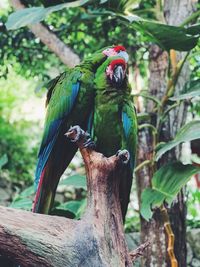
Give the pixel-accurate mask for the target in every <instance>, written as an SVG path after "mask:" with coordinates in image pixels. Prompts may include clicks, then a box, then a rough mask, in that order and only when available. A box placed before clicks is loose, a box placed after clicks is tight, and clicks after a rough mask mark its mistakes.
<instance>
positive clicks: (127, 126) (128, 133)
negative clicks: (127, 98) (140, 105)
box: [122, 105, 137, 170]
mask: <svg viewBox="0 0 200 267" xmlns="http://www.w3.org/2000/svg"><path fill="white" fill-rule="evenodd" d="M122 123H123V129H124V136H125V139H126V145H127V149H128V151H129V153H130V166H131V169H132V170H133V168H134V165H135V156H136V155H135V154H136V143H137V118H136V113H135V109H134V106H133V105H130V106H125V107H124V109H123V111H122Z"/></svg>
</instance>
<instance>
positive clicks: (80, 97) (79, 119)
mask: <svg viewBox="0 0 200 267" xmlns="http://www.w3.org/2000/svg"><path fill="white" fill-rule="evenodd" d="M121 53H122V56H124V54H125V48H124V47H122V46H112V47H108V48H104V49H101V50H100V51H97V52H96V53H94V54H93V55H92V56H91V57H89V58H87V59H86V60H85V61H83V62H82V63H81V64H80V65H78V66H76V67H74V68H73V69H68V70H67V71H66V72H64V73H62V74H61V75H60V76H59V77H57V78H55V79H54V80H52V81H51V82H50V83H49V88H48V89H49V90H48V93H47V101H46V106H47V111H46V119H45V125H44V133H43V137H42V142H41V146H40V150H39V153H38V162H37V167H36V173H35V187H36V190H37V192H36V196H35V200H34V204H33V212H37V213H44V214H47V213H49V212H50V210H51V208H52V205H53V201H54V198H55V192H56V188H57V185H58V182H59V179H60V177H61V175H62V174H63V172H64V171H65V169H66V168H67V166H68V165H69V163H70V162H71V160H72V158H73V157H74V155H75V153H76V151H77V146H76V145H75V144H73V143H71V142H70V141H69V140H67V139H66V137H65V135H64V134H65V133H66V131H67V130H68V129H69V128H70V126H71V125H79V126H80V127H81V128H82V129H84V130H87V129H88V127H89V125H90V124H91V123H90V121H91V117H92V116H91V115H92V113H93V109H94V97H95V89H94V88H95V84H94V79H95V73H96V71H97V69H98V68H99V66H101V65H102V64H103V62H104V61H105V60H106V59H107V58H108V57H111V58H112V57H113V56H116V55H119V56H120V54H121Z"/></svg>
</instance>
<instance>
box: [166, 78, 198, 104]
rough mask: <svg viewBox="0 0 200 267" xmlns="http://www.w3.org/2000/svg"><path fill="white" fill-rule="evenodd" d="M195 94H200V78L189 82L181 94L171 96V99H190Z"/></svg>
mask: <svg viewBox="0 0 200 267" xmlns="http://www.w3.org/2000/svg"><path fill="white" fill-rule="evenodd" d="M195 96H200V79H198V80H194V81H189V82H187V83H186V84H185V86H184V88H183V91H182V93H181V94H180V95H178V96H173V97H170V98H169V99H170V100H172V101H178V100H184V99H189V98H192V97H195Z"/></svg>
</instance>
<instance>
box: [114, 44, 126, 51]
mask: <svg viewBox="0 0 200 267" xmlns="http://www.w3.org/2000/svg"><path fill="white" fill-rule="evenodd" d="M113 49H114V50H115V51H116V52H119V51H126V48H125V47H124V46H122V45H117V46H115V47H113Z"/></svg>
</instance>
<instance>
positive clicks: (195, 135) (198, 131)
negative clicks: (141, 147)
mask: <svg viewBox="0 0 200 267" xmlns="http://www.w3.org/2000/svg"><path fill="white" fill-rule="evenodd" d="M199 138H200V120H194V121H191V122H189V123H187V124H186V125H184V126H183V127H182V128H181V129H180V130H179V132H178V133H177V135H176V136H175V138H174V140H172V141H170V142H168V143H166V144H164V145H162V146H161V147H160V148H159V150H158V151H157V153H156V160H159V159H160V157H161V156H162V155H163V154H165V153H166V152H167V151H169V150H171V149H172V148H174V147H175V146H177V145H179V144H181V143H183V142H188V141H192V140H195V139H199Z"/></svg>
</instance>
